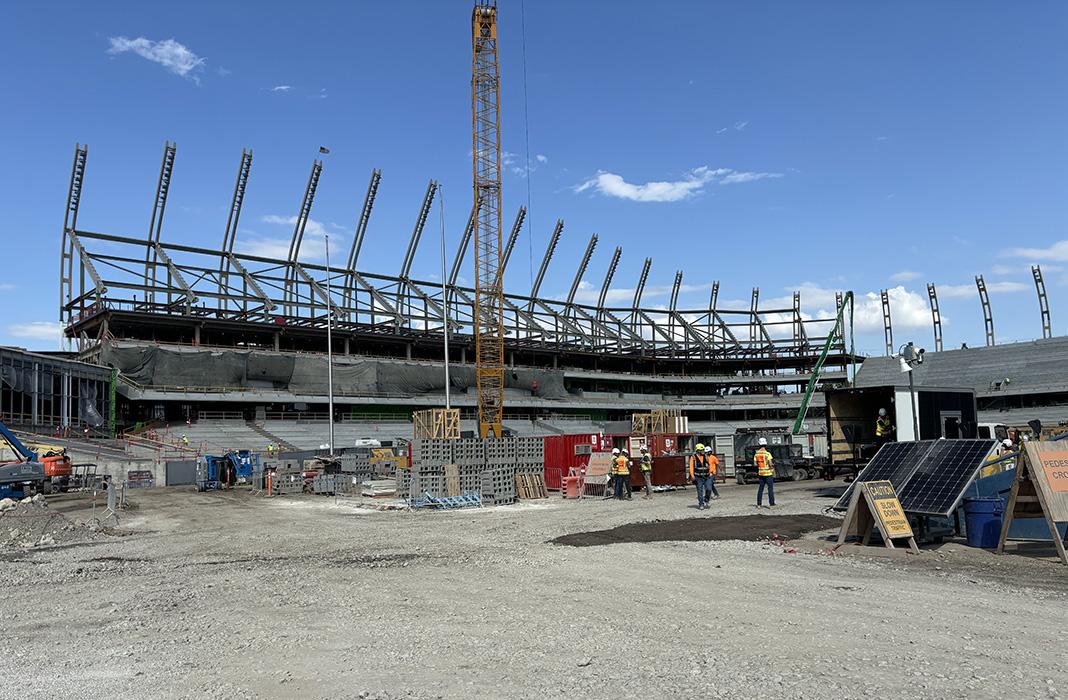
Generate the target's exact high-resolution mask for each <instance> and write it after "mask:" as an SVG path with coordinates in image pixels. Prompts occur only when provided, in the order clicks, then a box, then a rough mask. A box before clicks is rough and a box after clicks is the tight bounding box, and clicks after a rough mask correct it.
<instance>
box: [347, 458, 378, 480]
mask: <svg viewBox="0 0 1068 700" xmlns="http://www.w3.org/2000/svg"><path fill="white" fill-rule="evenodd" d="M340 461H341V473H342V474H348V475H351V476H355V477H357V478H359V480H360V481H363V480H365V479H370V478H371V477H372V476H374V473H375V469H374V466H373V465H372V464H371V458H370V457H369V456H366V455H342V456H341V460H340Z"/></svg>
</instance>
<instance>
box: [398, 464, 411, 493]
mask: <svg viewBox="0 0 1068 700" xmlns="http://www.w3.org/2000/svg"><path fill="white" fill-rule="evenodd" d="M396 478H397V498H408V496H409V495H411V493H412V470H411V469H398V470H397V477H396Z"/></svg>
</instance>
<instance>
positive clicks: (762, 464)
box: [753, 447, 775, 476]
mask: <svg viewBox="0 0 1068 700" xmlns="http://www.w3.org/2000/svg"><path fill="white" fill-rule="evenodd" d="M773 461H774V460H773V459H772V457H771V453H770V452H768V451H767V450H766V449H764V448H763V447H761V448H760V449H759V450H757V451H756V454H754V455H753V462H754V463H755V464H756V468H757V476H775V468H774V467H773V466H772V462H773Z"/></svg>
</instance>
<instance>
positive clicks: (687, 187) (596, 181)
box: [573, 165, 782, 202]
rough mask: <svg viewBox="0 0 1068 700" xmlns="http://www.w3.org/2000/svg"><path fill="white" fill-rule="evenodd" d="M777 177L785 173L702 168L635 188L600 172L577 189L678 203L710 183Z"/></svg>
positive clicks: (611, 175) (578, 190)
mask: <svg viewBox="0 0 1068 700" xmlns="http://www.w3.org/2000/svg"><path fill="white" fill-rule="evenodd" d="M775 177H782V173H754V172H743V171H737V170H733V169H731V168H715V169H713V168H710V167H708V166H707V165H702V166H701V167H699V168H694V169H693V170H691V171H689V172H688V173H686V174H685V175H684V176H683V178H682V179H681V180H674V181H668V182H660V181H654V182H646V183H642V184H634V183H630V182H627V181H626V180H624V179H623V178H622V177H621V176H620V175H616V174H615V173H610V172H606V171H604V170H599V171H598V172H597V175H595V176H594V177H592V178H590V179H589V180H586V181H585V182H583V183H580V184H578V185H576V186H575V187H574V188H573V189H574V191H575V192H585V191H586V190H590V189H592V190H595V191H597V192H599V193H600V194H603V195H605V196H606V197H617V198H619V199H629V200H631V201H633V202H678V201H680V200H683V199H689V198H690V197H693V196H695V195H697V194H698V193H700V192H701V191H703V190H704V188H705V186H706V185H708V184H710V183H714V182H715V183H718V184H721V185H731V184H738V183H743V182H754V181H756V180H763V179H765V178H775Z"/></svg>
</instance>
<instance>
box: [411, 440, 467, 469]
mask: <svg viewBox="0 0 1068 700" xmlns="http://www.w3.org/2000/svg"><path fill="white" fill-rule="evenodd" d="M454 442H456V440H444V439H440V438H417V439H415V440H412V463H413V464H415V463H416V462H419V463H420V464H423V465H426V466H439V467H441V466H444V465H446V464H451V463H453V461H454V460H453V454H452V448H453V443H454Z"/></svg>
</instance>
